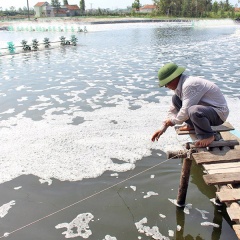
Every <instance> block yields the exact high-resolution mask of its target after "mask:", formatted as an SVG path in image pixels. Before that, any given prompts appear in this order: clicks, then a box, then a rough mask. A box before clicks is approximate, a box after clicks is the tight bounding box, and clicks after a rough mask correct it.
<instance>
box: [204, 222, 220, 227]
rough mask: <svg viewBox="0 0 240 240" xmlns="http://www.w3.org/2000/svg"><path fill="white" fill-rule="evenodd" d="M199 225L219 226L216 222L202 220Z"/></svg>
mask: <svg viewBox="0 0 240 240" xmlns="http://www.w3.org/2000/svg"><path fill="white" fill-rule="evenodd" d="M201 226H206V227H208V226H213V227H215V228H219V225H218V224H216V223H212V222H202V223H201Z"/></svg>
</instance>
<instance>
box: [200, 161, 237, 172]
mask: <svg viewBox="0 0 240 240" xmlns="http://www.w3.org/2000/svg"><path fill="white" fill-rule="evenodd" d="M203 167H204V169H205V170H207V171H210V170H216V169H229V168H238V167H240V162H233V163H215V164H203Z"/></svg>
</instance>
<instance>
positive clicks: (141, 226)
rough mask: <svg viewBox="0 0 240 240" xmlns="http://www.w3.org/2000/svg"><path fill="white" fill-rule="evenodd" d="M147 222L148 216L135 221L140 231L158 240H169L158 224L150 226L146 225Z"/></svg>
mask: <svg viewBox="0 0 240 240" xmlns="http://www.w3.org/2000/svg"><path fill="white" fill-rule="evenodd" d="M146 223H147V218H146V217H144V218H143V219H142V220H140V221H139V222H136V223H135V226H136V228H137V230H138V232H139V233H144V234H145V235H146V236H151V238H152V239H156V240H169V238H168V237H165V236H163V235H162V234H161V233H160V232H159V228H158V227H157V226H153V227H152V228H150V227H149V226H144V225H145V224H146Z"/></svg>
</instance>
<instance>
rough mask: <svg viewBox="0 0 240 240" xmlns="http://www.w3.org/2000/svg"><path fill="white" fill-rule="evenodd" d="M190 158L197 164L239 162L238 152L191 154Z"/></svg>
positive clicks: (239, 152)
mask: <svg viewBox="0 0 240 240" xmlns="http://www.w3.org/2000/svg"><path fill="white" fill-rule="evenodd" d="M192 157H193V159H194V160H195V161H196V163H197V164H208V163H223V162H237V161H240V150H235V149H234V150H228V151H220V150H219V151H214V152H200V153H193V154H192Z"/></svg>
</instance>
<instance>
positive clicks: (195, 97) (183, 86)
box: [169, 74, 229, 124]
mask: <svg viewBox="0 0 240 240" xmlns="http://www.w3.org/2000/svg"><path fill="white" fill-rule="evenodd" d="M174 92H175V94H176V95H177V96H178V97H179V98H180V99H181V100H182V108H181V109H180V111H179V112H177V110H176V109H175V107H174V106H173V105H172V106H171V107H170V109H169V118H170V119H171V121H172V123H174V124H182V123H183V122H185V121H186V120H187V119H189V115H188V108H189V107H191V106H193V105H203V106H211V107H212V108H213V109H214V110H215V111H216V112H217V114H218V115H219V117H220V118H221V119H222V120H223V121H226V119H227V117H228V114H229V109H228V106H227V102H226V99H225V97H224V96H223V94H222V92H221V90H220V89H219V87H218V86H217V85H216V84H214V83H213V82H210V81H208V80H206V79H203V78H199V77H193V76H187V75H184V74H182V76H181V77H180V80H179V83H178V86H177V88H176V89H175V90H174Z"/></svg>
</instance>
